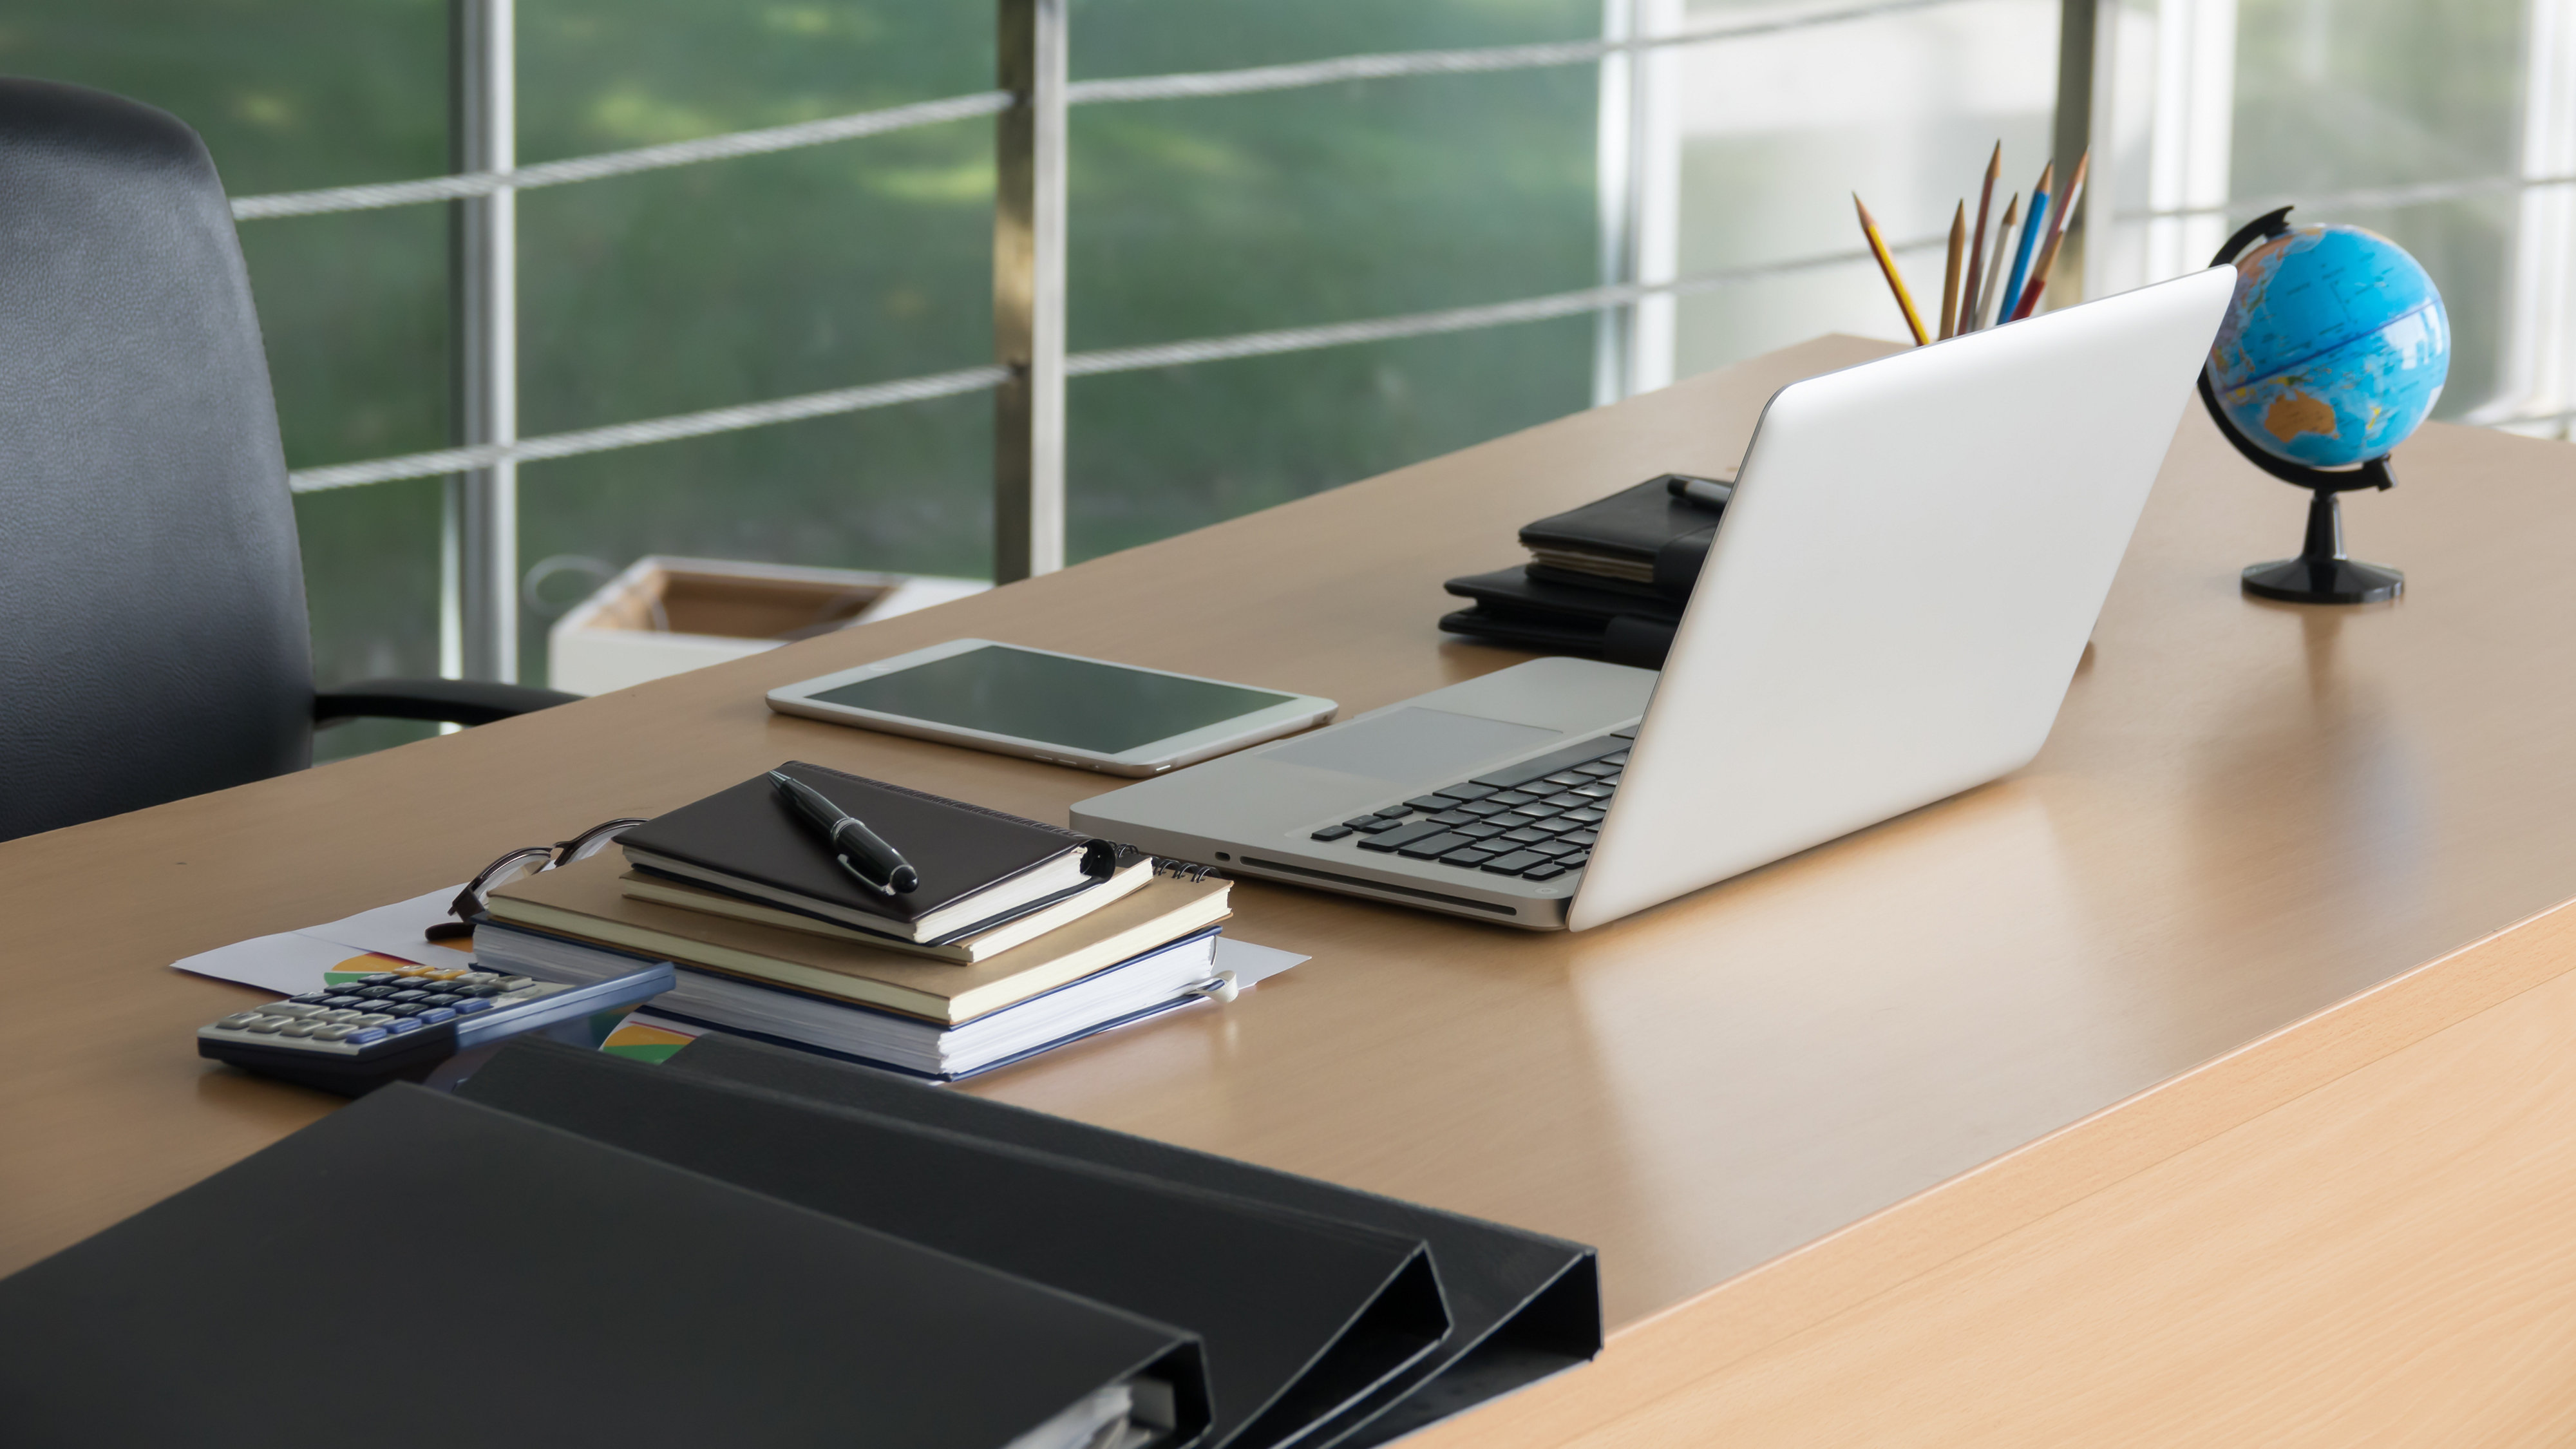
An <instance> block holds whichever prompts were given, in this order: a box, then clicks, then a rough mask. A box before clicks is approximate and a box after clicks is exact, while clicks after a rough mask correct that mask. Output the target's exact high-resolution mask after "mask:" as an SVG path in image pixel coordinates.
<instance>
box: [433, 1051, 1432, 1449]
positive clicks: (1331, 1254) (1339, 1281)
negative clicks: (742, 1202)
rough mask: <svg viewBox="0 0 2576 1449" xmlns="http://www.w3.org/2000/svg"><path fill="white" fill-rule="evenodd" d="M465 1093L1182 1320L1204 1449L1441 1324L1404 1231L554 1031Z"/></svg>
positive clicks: (1396, 1365) (502, 1061) (1351, 1385)
mask: <svg viewBox="0 0 2576 1449" xmlns="http://www.w3.org/2000/svg"><path fill="white" fill-rule="evenodd" d="M461 1095H464V1096H467V1097H470V1098H472V1099H473V1100H475V1101H478V1102H481V1103H483V1104H484V1105H486V1106H491V1107H498V1108H501V1109H502V1110H504V1111H509V1112H515V1113H518V1114H519V1115H521V1116H525V1117H529V1118H532V1119H534V1120H537V1121H541V1122H544V1123H546V1124H548V1125H549V1126H554V1127H560V1128H563V1129H565V1130H566V1131H571V1132H578V1133H580V1134H582V1135H583V1136H585V1137H589V1138H592V1139H595V1140H597V1141H601V1142H607V1143H610V1144H613V1145H615V1146H618V1147H623V1148H625V1149H627V1150H629V1151H632V1152H640V1153H642V1154H644V1155H645V1156H648V1157H652V1158H656V1159H658V1160H660V1161H663V1162H668V1163H671V1164H672V1165H674V1166H678V1167H685V1168H688V1169H690V1170H691V1171H694V1172H702V1173H705V1174H706V1175H708V1176H710V1177H714V1178H717V1179H720V1180H722V1181H725V1182H730V1183H733V1184H735V1185H736V1186H739V1187H747V1188H751V1189H753V1190H755V1191H758V1192H763V1193H767V1194H769V1195H771V1196H775V1197H778V1198H781V1199H784V1200H785V1201H788V1202H792V1203H796V1204H798V1205H799V1206H802V1207H809V1208H812V1209H814V1210H816V1211H817V1212H823V1213H829V1214H831V1215H832V1216H834V1217H837V1218H841V1219H844V1220H846V1221H849V1222H854V1223H858V1224H860V1225H861V1226H864V1227H870V1228H875V1229H877V1230H878V1231H880V1232H886V1233H892V1234H894V1235H896V1236H898V1237H901V1238H905V1239H908V1240H910V1241H912V1242H915V1243H919V1244H921V1245H922V1246H924V1247H930V1248H936V1249H939V1250H940V1251H942V1252H947V1253H954V1254H956V1255H957V1256H959V1257H961V1258H967V1259H970V1260H972V1261H974V1262H978V1263H982V1264H985V1265H986V1266H988V1267H994V1268H999V1269H1002V1270H1003V1271H1005V1272H1009V1273H1013V1274H1016V1275H1018V1276H1021V1277H1024V1278H1027V1279H1029V1280H1030V1281H1032V1282H1037V1283H1044V1284H1047V1285H1048V1286H1050V1287H1055V1288H1061V1289H1063V1290H1065V1291H1067V1292H1070V1293H1078V1294H1081V1295H1082V1296H1084V1297H1086V1298H1091V1299H1094V1300H1097V1301H1099V1302H1102V1303H1107V1304H1111V1305H1113V1306H1116V1307H1120V1308H1124V1309H1127V1310H1129V1311H1130V1312H1134V1313H1138V1314H1142V1315H1144V1316H1145V1317H1148V1318H1151V1319H1154V1320H1156V1321H1158V1322H1164V1323H1173V1324H1183V1325H1187V1326H1188V1327H1189V1328H1190V1330H1191V1331H1192V1332H1194V1333H1196V1334H1197V1335H1198V1336H1199V1337H1200V1339H1201V1340H1202V1341H1203V1342H1204V1344H1205V1346H1206V1353H1207V1364H1208V1375H1209V1382H1210V1389H1211V1392H1212V1394H1213V1401H1212V1405H1211V1410H1210V1418H1209V1423H1208V1434H1207V1438H1206V1439H1205V1440H1204V1441H1203V1442H1204V1443H1205V1445H1206V1446H1208V1449H1217V1446H1220V1445H1223V1446H1231V1449H1284V1446H1287V1445H1291V1444H1294V1443H1296V1442H1298V1440H1299V1439H1300V1438H1302V1437H1303V1436H1304V1435H1305V1434H1306V1433H1307V1432H1308V1431H1310V1430H1311V1429H1312V1428H1313V1427H1314V1426H1315V1425H1317V1424H1320V1423H1324V1422H1327V1421H1329V1420H1331V1419H1332V1418H1333V1417H1335V1416H1336V1415H1338V1414H1341V1413H1343V1412H1345V1411H1346V1410H1348V1409H1349V1408H1351V1407H1352V1406H1353V1405H1354V1404H1355V1403H1357V1402H1358V1401H1359V1400H1360V1399H1361V1398H1363V1397H1364V1396H1366V1395H1367V1394H1369V1393H1370V1392H1372V1391H1373V1390H1375V1389H1377V1388H1379V1387H1381V1386H1383V1385H1384V1384H1385V1383H1387V1382H1388V1381H1389V1379H1390V1378H1392V1377H1393V1376H1394V1375H1396V1374H1398V1373H1400V1372H1402V1371H1403V1370H1404V1369H1405V1368H1407V1367H1409V1366H1411V1365H1412V1364H1414V1363H1415V1362H1417V1361H1419V1360H1420V1359H1421V1358H1422V1356H1423V1355H1424V1354H1426V1353H1428V1352H1430V1351H1431V1349H1432V1348H1433V1346H1435V1345H1436V1344H1438V1343H1439V1342H1440V1340H1441V1339H1442V1338H1443V1337H1445V1336H1446V1335H1447V1333H1448V1331H1449V1321H1448V1316H1447V1314H1446V1312H1445V1311H1444V1310H1443V1308H1442V1306H1441V1302H1440V1290H1439V1286H1438V1283H1437V1281H1436V1279H1435V1277H1434V1274H1433V1271H1432V1266H1431V1259H1430V1254H1429V1252H1428V1251H1427V1250H1426V1249H1425V1248H1424V1246H1423V1244H1422V1241H1421V1239H1419V1238H1418V1237H1412V1236H1406V1235H1402V1234H1398V1233H1391V1232H1386V1231H1383V1230H1380V1229H1377V1228H1371V1227H1364V1226H1361V1225H1359V1224H1355V1223H1350V1222H1346V1221H1340V1220H1336V1219H1332V1218H1324V1217H1318V1216H1316V1215H1314V1214H1312V1213H1307V1212H1300V1211H1296V1210H1293V1209H1287V1208H1282V1207H1278V1206H1275V1205H1272V1204H1267V1203H1261V1202H1256V1201H1252V1200H1250V1199H1246V1198H1241V1197H1234V1196H1230V1195H1227V1194H1223V1193H1217V1192H1211V1191H1208V1190H1206V1189H1204V1188H1198V1187H1192V1186H1188V1185H1184V1184H1176V1183H1171V1182H1166V1181H1163V1180H1161V1179H1158V1178H1154V1177H1148V1176H1145V1175H1142V1174H1138V1173H1134V1172H1128V1171H1122V1170H1119V1169H1115V1168H1108V1167H1102V1166H1099V1165H1096V1164H1093V1163H1088V1162H1083V1161H1079V1160H1076V1159H1073V1158H1069V1157H1064V1156H1060V1155H1057V1154H1054V1153H1049V1152H1043V1151H1038V1150H1035V1149H1032V1148H1027V1147H1021V1146H1014V1145H1010V1144H1006V1143H1000V1142H994V1141H991V1140H989V1139H985V1138H979V1137H975V1136H971V1135H968V1134H964V1133H958V1132H953V1131H948V1130H944V1129H941V1128H937V1127H931V1126H927V1125H924V1124H922V1123H919V1122H910V1121H905V1120H902V1119H899V1118H894V1117H888V1116H884V1115H882V1114H879V1113H875V1112H869V1111H865V1110H862V1109H858V1108H854V1107H845V1106H836V1105H831V1104H827V1103H823V1102H818V1101H815V1100H814V1099H812V1098H809V1097H800V1096H791V1095H788V1094H784V1093H780V1092H775V1091H771V1090H768V1089H765V1088H761V1087H754V1086H749V1085H745V1084H741V1083H735V1082H727V1081H723V1080H720V1079H717V1078H712V1077H707V1076H701V1075H695V1074H688V1073H679V1072H672V1071H667V1070H665V1069H663V1068H662V1067H659V1066H648V1065H645V1064H642V1063H638V1062H630V1061H624V1060H621V1059H619V1058H616V1057H611V1056H606V1055H603V1054H601V1053H599V1052H594V1051H581V1050H578V1049H576V1048H573V1047H569V1046H564V1045H560V1044H557V1043H553V1042H524V1043H514V1044H512V1045H511V1046H510V1047H508V1048H507V1049H505V1050H504V1051H502V1052H501V1053H500V1054H499V1055H498V1056H496V1057H495V1058H494V1059H493V1060H492V1061H491V1062H490V1063H488V1064H486V1065H485V1066H484V1067H483V1068H482V1069H481V1070H480V1071H478V1072H477V1073H476V1074H475V1075H474V1077H473V1078H472V1080H470V1081H468V1082H467V1083H466V1084H465V1086H464V1087H463V1088H462V1089H461ZM648 1266H649V1265H648Z"/></svg>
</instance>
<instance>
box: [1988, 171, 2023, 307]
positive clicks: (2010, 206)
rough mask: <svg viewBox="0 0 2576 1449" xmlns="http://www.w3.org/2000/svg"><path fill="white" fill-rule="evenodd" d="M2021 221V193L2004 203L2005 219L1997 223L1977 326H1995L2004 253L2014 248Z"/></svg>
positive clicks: (2001, 286) (2013, 195) (2001, 283)
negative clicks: (2013, 240) (1993, 250)
mask: <svg viewBox="0 0 2576 1449" xmlns="http://www.w3.org/2000/svg"><path fill="white" fill-rule="evenodd" d="M2019 220H2021V193H2020V192H2018V191H2016V192H2014V193H2013V194H2012V200H2010V201H2008V202H2005V203H2004V214H2003V219H2002V220H2001V221H1998V222H1996V223H1995V254H1994V256H1993V257H1991V258H1990V259H1988V260H1987V262H1986V277H1985V281H1984V282H1983V283H1981V284H1980V286H1979V290H1978V292H1977V325H1978V326H1979V327H1992V326H1994V325H1995V321H1996V317H1995V312H1996V306H1995V302H1996V296H1997V294H1998V293H2000V292H2002V291H2003V289H2004V253H2005V251H2006V250H2008V249H2010V248H2011V246H2012V234H2013V223H2014V222H2016V221H2019Z"/></svg>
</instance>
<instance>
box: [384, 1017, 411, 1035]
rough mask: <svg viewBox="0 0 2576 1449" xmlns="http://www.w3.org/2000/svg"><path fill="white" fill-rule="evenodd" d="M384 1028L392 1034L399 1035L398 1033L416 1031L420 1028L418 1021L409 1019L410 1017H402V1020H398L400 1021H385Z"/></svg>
mask: <svg viewBox="0 0 2576 1449" xmlns="http://www.w3.org/2000/svg"><path fill="white" fill-rule="evenodd" d="M384 1029H385V1030H386V1031H388V1032H391V1033H392V1034H394V1035H395V1036H400V1035H402V1034H403V1033H404V1032H407V1031H418V1030H420V1023H419V1022H417V1021H414V1020H412V1019H410V1018H404V1019H403V1020H400V1021H389V1022H386V1023H385V1026H384Z"/></svg>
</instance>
